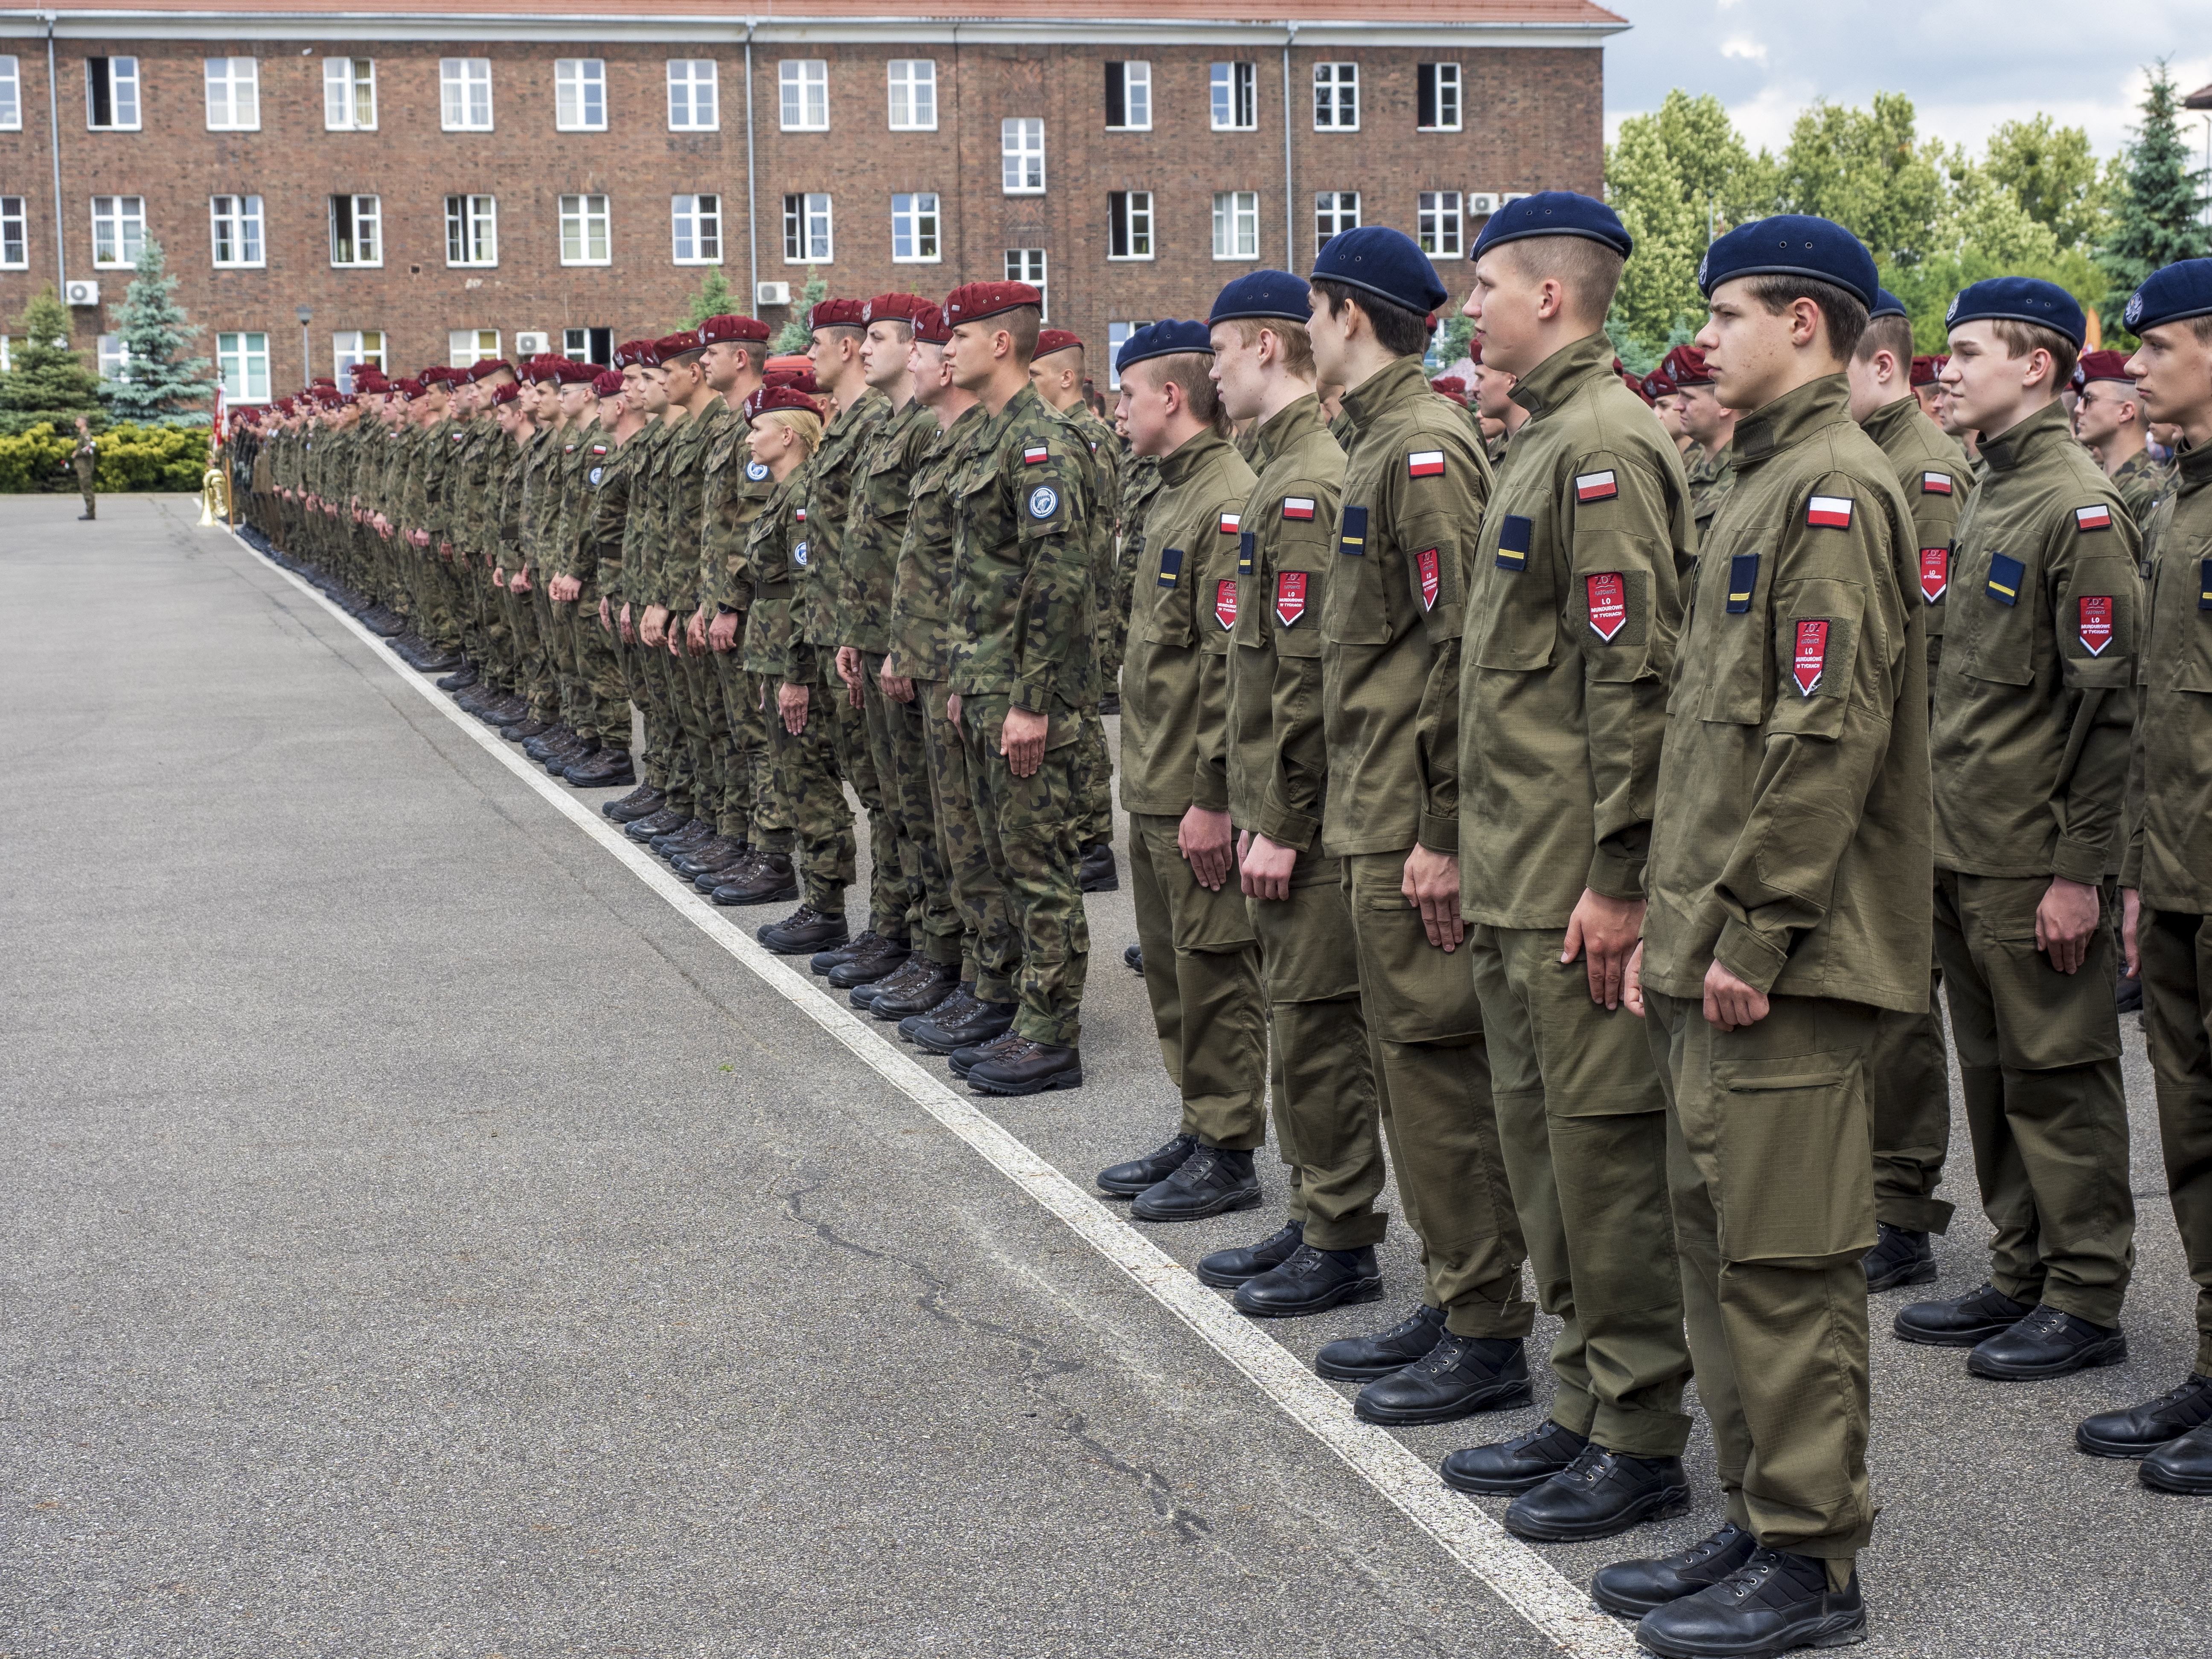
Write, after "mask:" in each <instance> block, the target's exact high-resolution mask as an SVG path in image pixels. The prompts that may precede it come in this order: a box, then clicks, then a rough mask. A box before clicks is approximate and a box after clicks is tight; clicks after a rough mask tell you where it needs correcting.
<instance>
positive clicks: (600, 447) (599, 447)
mask: <svg viewBox="0 0 2212 1659" xmlns="http://www.w3.org/2000/svg"><path fill="white" fill-rule="evenodd" d="M605 453H607V447H606V446H605V444H593V445H592V454H594V455H604V454H605Z"/></svg>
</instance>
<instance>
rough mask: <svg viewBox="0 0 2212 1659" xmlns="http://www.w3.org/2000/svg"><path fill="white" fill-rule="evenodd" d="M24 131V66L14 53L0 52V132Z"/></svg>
mask: <svg viewBox="0 0 2212 1659" xmlns="http://www.w3.org/2000/svg"><path fill="white" fill-rule="evenodd" d="M22 130H23V69H22V64H21V62H20V61H18V59H17V58H16V57H15V54H14V53H13V52H0V132H21V131H22Z"/></svg>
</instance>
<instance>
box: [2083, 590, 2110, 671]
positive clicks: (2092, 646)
mask: <svg viewBox="0 0 2212 1659" xmlns="http://www.w3.org/2000/svg"><path fill="white" fill-rule="evenodd" d="M2111 643H2112V595H2111V594H2109V593H2100V594H2098V595H2095V596H2094V597H2092V596H2089V595H2087V594H2084V595H2083V596H2082V599H2081V648H2082V649H2083V650H2084V651H2086V652H2087V653H2089V654H2090V655H2091V656H2093V657H2101V656H2103V655H2104V654H2105V647H2106V646H2108V645H2110V644H2111Z"/></svg>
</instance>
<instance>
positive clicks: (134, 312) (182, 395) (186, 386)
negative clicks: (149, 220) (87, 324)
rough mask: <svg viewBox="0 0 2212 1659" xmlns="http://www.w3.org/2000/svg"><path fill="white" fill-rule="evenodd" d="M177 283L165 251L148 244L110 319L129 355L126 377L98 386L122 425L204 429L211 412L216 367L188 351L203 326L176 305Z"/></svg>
mask: <svg viewBox="0 0 2212 1659" xmlns="http://www.w3.org/2000/svg"><path fill="white" fill-rule="evenodd" d="M176 290H177V279H176V278H175V277H173V276H170V275H169V270H168V262H167V259H165V258H163V257H162V253H161V244H160V243H159V242H156V241H152V240H149V241H148V242H147V244H146V245H145V246H144V247H143V248H142V249H140V250H139V253H138V264H137V269H136V270H135V271H134V272H133V274H132V276H131V286H130V287H129V288H127V289H125V290H124V295H123V303H122V304H121V305H120V306H118V307H114V308H113V309H112V311H111V313H109V315H110V318H111V320H112V325H113V326H114V329H115V331H116V333H117V335H118V337H120V338H121V340H122V343H123V349H124V351H125V358H124V362H123V370H122V373H121V374H118V375H117V376H116V378H115V379H113V380H103V381H101V382H100V396H101V397H102V398H106V400H107V407H108V411H109V412H110V413H111V414H112V415H113V416H114V417H115V418H116V419H117V420H118V421H132V422H137V424H139V425H141V426H205V425H206V424H207V423H208V422H209V421H210V418H212V415H211V411H210V410H209V409H208V407H207V401H208V394H209V392H210V391H211V390H212V389H213V376H212V375H210V374H209V372H208V371H209V370H210V368H211V367H213V366H212V365H211V364H210V362H208V360H207V359H206V358H204V357H187V356H185V355H184V352H185V348H186V347H187V346H189V345H190V344H191V339H192V337H193V336H194V335H196V334H197V333H198V332H199V325H197V324H196V323H194V322H192V321H191V319H189V318H187V317H186V316H185V308H184V307H182V306H180V305H179V304H178V303H177V298H176Z"/></svg>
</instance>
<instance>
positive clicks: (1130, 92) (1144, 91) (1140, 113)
mask: <svg viewBox="0 0 2212 1659" xmlns="http://www.w3.org/2000/svg"><path fill="white" fill-rule="evenodd" d="M1115 70H1121V120H1120V121H1119V122H1116V121H1115V119H1114V118H1113V115H1114V111H1113V107H1112V106H1110V105H1109V106H1108V107H1107V110H1106V117H1107V119H1106V131H1109V132H1150V131H1152V60H1151V59H1150V58H1116V59H1115V60H1113V61H1111V62H1109V64H1107V65H1106V74H1107V76H1108V79H1109V82H1110V81H1111V79H1112V76H1113V74H1114V71H1115Z"/></svg>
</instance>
